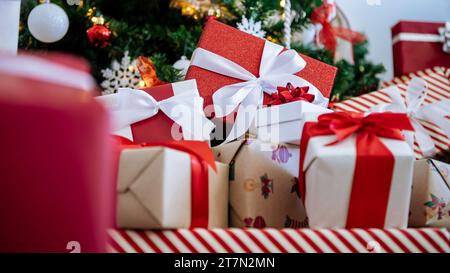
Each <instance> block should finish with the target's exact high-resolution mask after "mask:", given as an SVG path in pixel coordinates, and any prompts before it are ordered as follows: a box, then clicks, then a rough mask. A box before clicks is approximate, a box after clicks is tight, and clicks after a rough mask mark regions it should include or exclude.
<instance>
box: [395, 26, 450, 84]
mask: <svg viewBox="0 0 450 273" xmlns="http://www.w3.org/2000/svg"><path fill="white" fill-rule="evenodd" d="M392 44H393V54H394V73H395V76H402V75H405V74H408V73H411V72H415V71H419V70H423V69H427V68H430V67H435V66H444V67H450V22H447V23H429V22H412V21H401V22H399V23H398V24H397V25H395V26H394V27H393V28H392Z"/></svg>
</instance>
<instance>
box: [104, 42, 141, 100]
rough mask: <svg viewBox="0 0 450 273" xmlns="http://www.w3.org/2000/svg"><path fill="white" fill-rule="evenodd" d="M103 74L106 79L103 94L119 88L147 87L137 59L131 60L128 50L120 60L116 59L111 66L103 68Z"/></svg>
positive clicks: (111, 92) (114, 91) (113, 91)
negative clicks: (137, 64)
mask: <svg viewBox="0 0 450 273" xmlns="http://www.w3.org/2000/svg"><path fill="white" fill-rule="evenodd" d="M101 73H102V76H103V78H104V79H105V80H104V81H103V82H102V83H101V86H102V87H103V89H104V91H103V92H102V94H103V95H108V94H113V93H116V92H117V90H118V88H120V87H124V88H127V87H128V88H135V87H138V88H142V87H145V82H144V81H143V80H142V79H141V75H140V74H139V70H138V69H137V67H136V60H135V61H131V58H130V56H129V55H128V51H126V52H125V54H124V56H123V57H122V59H121V60H120V63H119V62H118V61H117V60H114V61H113V62H112V64H111V68H106V69H103V70H101Z"/></svg>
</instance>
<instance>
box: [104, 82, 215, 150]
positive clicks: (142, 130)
mask: <svg viewBox="0 0 450 273" xmlns="http://www.w3.org/2000/svg"><path fill="white" fill-rule="evenodd" d="M97 99H98V100H99V101H100V102H102V103H103V104H105V105H106V106H107V108H108V109H109V110H110V113H111V116H112V120H113V126H114V132H113V134H115V135H118V136H122V137H125V138H127V139H130V140H132V141H134V142H136V143H146V142H154V141H166V140H181V139H184V140H209V134H210V133H211V131H212V129H213V128H214V124H213V123H212V122H210V121H209V120H208V119H207V118H206V117H205V114H204V112H203V107H202V106H203V99H202V98H201V97H200V96H199V94H198V90H197V84H196V81H195V80H189V81H182V82H176V83H171V84H164V85H159V86H155V87H150V88H146V89H143V90H133V89H130V88H119V90H118V92H117V93H115V94H110V95H105V96H100V97H97Z"/></svg>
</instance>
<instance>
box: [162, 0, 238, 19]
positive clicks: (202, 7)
mask: <svg viewBox="0 0 450 273" xmlns="http://www.w3.org/2000/svg"><path fill="white" fill-rule="evenodd" d="M213 2H214V1H211V0H172V1H171V2H170V7H172V8H177V9H180V10H181V14H183V15H184V16H189V17H192V18H194V19H195V20H198V19H200V18H203V17H213V18H226V19H234V18H235V17H234V16H233V15H232V14H231V13H230V11H229V10H228V9H227V8H226V7H225V6H224V5H219V4H216V3H213Z"/></svg>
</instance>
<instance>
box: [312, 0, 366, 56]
mask: <svg viewBox="0 0 450 273" xmlns="http://www.w3.org/2000/svg"><path fill="white" fill-rule="evenodd" d="M334 9H335V4H330V3H328V1H324V3H323V4H322V5H321V6H320V7H318V8H316V9H315V10H314V11H313V13H312V14H311V22H312V23H314V24H321V25H322V29H321V30H320V32H319V34H318V37H317V39H318V41H319V42H320V43H322V44H323V45H324V47H325V48H327V49H328V50H330V51H331V52H333V54H334V53H335V52H336V48H337V37H339V38H341V39H344V40H347V41H349V42H350V43H352V44H358V43H362V42H364V41H365V40H366V37H365V36H364V35H363V34H361V33H359V32H356V31H353V30H351V29H349V28H343V27H333V26H332V25H331V23H330V22H329V17H330V15H331V14H332V13H333V10H334Z"/></svg>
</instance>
